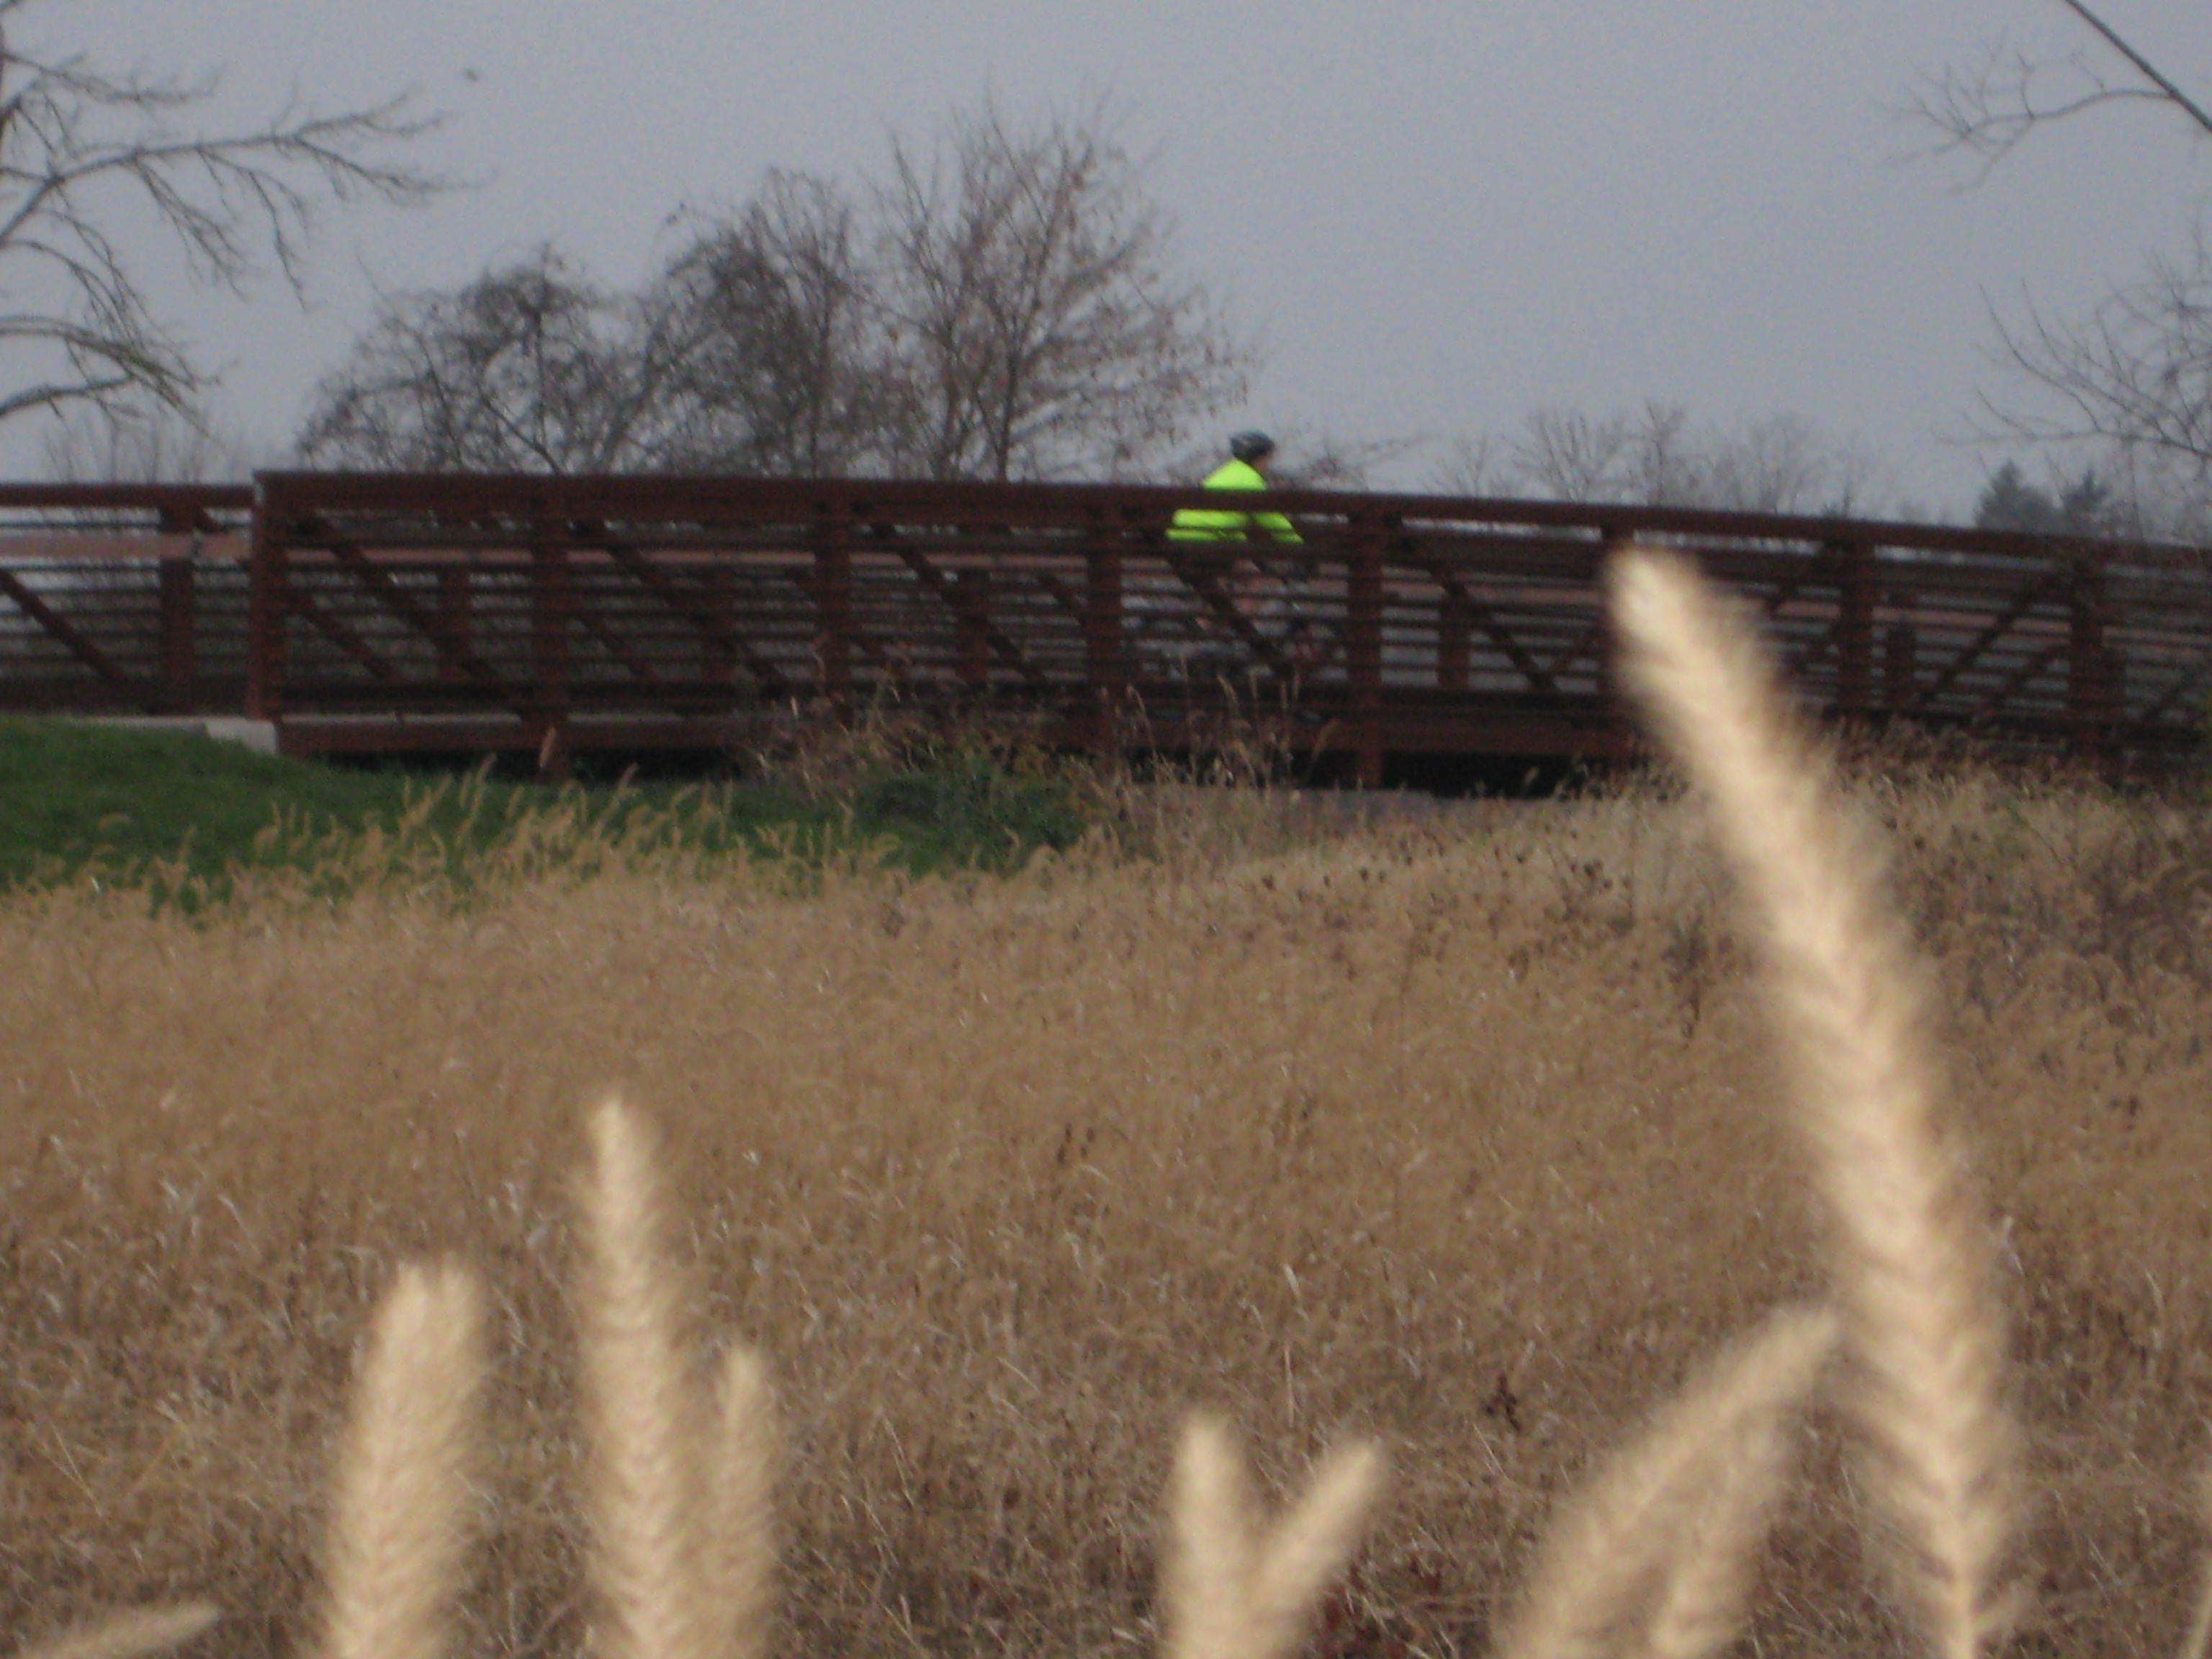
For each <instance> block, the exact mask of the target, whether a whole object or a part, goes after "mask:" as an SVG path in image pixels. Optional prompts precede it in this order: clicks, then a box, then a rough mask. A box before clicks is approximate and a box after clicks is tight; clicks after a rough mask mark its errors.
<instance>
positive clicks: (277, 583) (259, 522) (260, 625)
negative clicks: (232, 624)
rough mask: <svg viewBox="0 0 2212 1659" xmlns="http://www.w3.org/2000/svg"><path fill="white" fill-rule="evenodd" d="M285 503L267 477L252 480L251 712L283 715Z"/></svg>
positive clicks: (259, 716) (251, 716) (260, 716)
mask: <svg viewBox="0 0 2212 1659" xmlns="http://www.w3.org/2000/svg"><path fill="white" fill-rule="evenodd" d="M285 530H286V526H285V524H284V506H283V501H281V500H280V499H279V498H278V496H277V495H276V491H275V490H274V489H271V488H270V485H269V483H268V482H267V481H266V480H264V479H260V478H257V479H255V480H254V484H253V534H252V544H251V547H250V550H249V551H248V553H247V556H246V718H247V719H248V720H268V721H270V722H271V723H272V724H273V723H274V722H276V721H278V720H283V717H284V615H285V611H286V609H287V608H288V604H289V600H288V597H287V594H286V591H285V590H286V587H287V586H288V577H289V573H288V572H287V570H286V568H285Z"/></svg>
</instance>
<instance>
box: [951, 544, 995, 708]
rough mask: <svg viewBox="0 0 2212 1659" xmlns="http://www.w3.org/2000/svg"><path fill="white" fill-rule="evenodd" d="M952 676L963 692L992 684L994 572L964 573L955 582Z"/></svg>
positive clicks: (953, 596)
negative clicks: (992, 598)
mask: <svg viewBox="0 0 2212 1659" xmlns="http://www.w3.org/2000/svg"><path fill="white" fill-rule="evenodd" d="M952 608H953V647H952V656H953V674H954V677H955V678H957V679H958V680H959V682H960V689H961V690H963V691H973V692H981V691H987V690H989V689H990V685H991V573H990V572H989V571H987V570H980V569H979V570H962V571H957V572H956V573H955V574H954V575H953V579H952Z"/></svg>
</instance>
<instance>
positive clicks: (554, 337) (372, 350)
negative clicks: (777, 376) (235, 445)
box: [300, 246, 669, 472]
mask: <svg viewBox="0 0 2212 1659" xmlns="http://www.w3.org/2000/svg"><path fill="white" fill-rule="evenodd" d="M668 362H669V354H668V353H667V352H666V351H665V350H663V349H659V346H658V345H657V344H656V343H655V340H654V337H653V329H652V326H651V323H650V320H649V319H647V317H646V316H645V314H644V313H643V312H642V310H641V307H639V306H638V305H637V303H636V302H635V301H629V300H626V299H623V298H622V297H621V296H618V295H611V294H608V293H605V292H604V291H602V290H601V289H599V288H597V287H596V286H594V285H593V284H592V283H590V282H589V281H588V279H586V277H584V276H581V275H580V273H578V272H577V271H576V270H574V269H572V268H571V267H570V266H569V264H568V262H567V261H566V260H564V259H563V258H562V257H561V255H560V254H559V253H558V252H556V251H555V250H554V249H553V248H551V247H550V246H547V247H542V248H540V249H538V252H535V253H534V254H532V256H531V257H530V258H528V259H526V260H525V261H523V262H521V263H520V264H515V265H512V266H509V267H507V268H506V269H504V270H492V271H488V272H486V273H485V274H484V275H483V276H481V277H479V278H477V280H476V281H475V282H473V283H470V284H469V285H468V286H467V287H466V288H465V289H461V290H460V291H459V293H455V294H427V295H406V296H403V297H401V298H398V299H394V300H389V301H386V302H385V304H384V305H383V307H381V308H380V313H379V316H378V319H377V321H376V323H375V324H374V326H372V327H371V328H370V329H369V331H368V332H367V333H366V334H364V335H363V336H362V338H361V339H360V340H359V341H358V342H357V343H356V345H355V347H354V351H353V355H352V356H351V358H350V359H349V361H348V362H347V363H346V364H345V365H344V367H343V368H340V369H339V370H338V371H337V373H336V374H333V375H331V377H330V379H329V380H325V382H324V384H323V386H322V387H321V388H320V389H319V392H318V401H317V407H316V409H315V411H314V413H313V415H312V416H310V417H309V420H308V422H307V428H306V430H305V432H304V433H303V434H302V435H301V440H300V452H301V456H302V458H303V459H307V460H308V461H310V462H313V463H315V464H318V465H332V464H338V465H350V466H362V467H373V468H385V469H390V470H393V471H425V472H429V471H494V472H513V471H520V472H603V471H613V470H616V469H618V468H622V467H627V466H635V465H641V464H645V463H647V462H648V461H649V460H650V459H651V456H650V452H649V448H648V447H647V445H646V443H645V442H644V441H643V436H642V435H643V434H644V432H645V430H646V428H647V425H648V423H649V422H650V420H651V418H652V416H653V410H654V407H655V404H656V398H657V396H658V393H659V390H660V380H659V377H660V376H661V375H663V374H665V370H666V368H667V365H668Z"/></svg>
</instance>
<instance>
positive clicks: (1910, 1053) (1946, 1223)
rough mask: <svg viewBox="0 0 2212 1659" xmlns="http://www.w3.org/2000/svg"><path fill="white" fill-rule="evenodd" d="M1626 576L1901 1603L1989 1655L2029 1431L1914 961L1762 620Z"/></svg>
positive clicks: (1618, 567) (1633, 649)
mask: <svg viewBox="0 0 2212 1659" xmlns="http://www.w3.org/2000/svg"><path fill="white" fill-rule="evenodd" d="M1609 580H1610V586H1611V592H1612V599H1613V613H1614V616H1615V618H1616V621H1617V623H1618V624H1619V626H1620V630H1621V634H1622V636H1623V638H1624V641H1625V642H1626V647H1627V654H1626V669H1627V677H1628V681H1629V684H1631V685H1632V687H1633V688H1634V689H1635V690H1637V692H1638V695H1639V696H1640V698H1641V700H1642V701H1643V702H1644V707H1645V708H1646V709H1647V710H1648V711H1649V712H1650V716H1651V719H1652V720H1653V722H1654V723H1655V724H1656V726H1657V727H1658V728H1659V730H1660V731H1661V732H1662V734H1663V735H1664V736H1665V738H1667V740H1668V744H1669V746H1670V747H1671V748H1672V750H1674V753H1675V755H1676V756H1677V757H1679V758H1680V760H1681V762H1682V763H1683V764H1684V766H1685V767H1686V769H1687V770H1688V771H1689V772H1690V774H1691V775H1692V777H1693V778H1694V779H1695V780H1696V781H1697V782H1698V783H1699V785H1700V786H1701V787H1702V788H1703V789H1704V790H1705V793H1706V794H1707V795H1708V796H1709V797H1710V798H1711V802H1712V805H1713V815H1712V816H1713V819H1714V822H1715V825H1716V828H1717V832H1718V834H1719V836H1720V838H1721V841H1722V842H1723V846H1724V848H1725V849H1726V851H1727V853H1728V854H1729V862H1730V864H1731V865H1732V866H1734V868H1735V870H1736V872H1738V875H1739V878H1740V879H1741V882H1742V884H1743V886H1744V888H1745V889H1746V890H1747V896H1748V898H1749V901H1750V907H1751V909H1752V911H1753V915H1754V918H1755V920H1756V921H1757V924H1758V928H1759V933H1761V935H1762V936H1763V940H1764V946H1765V957H1766V960H1767V963H1768V964H1769V967H1770V969H1771V975H1770V989H1771V994H1772V996H1773V1000H1774V1001H1775V1004H1776V1006H1777V1008H1778V1015H1779V1024H1780V1025H1781V1028H1782V1030H1783V1032H1784V1036H1785V1038H1786V1041H1787V1043H1788V1047H1789V1048H1790V1055H1791V1059H1792V1061H1793V1065H1794V1069H1795V1072H1796V1087H1797V1091H1798V1093H1799V1095H1800V1096H1801V1097H1802V1106H1803V1109H1802V1111H1801V1113H1800V1114H1799V1119H1800V1121H1801V1122H1802V1124H1803V1125H1804V1126H1805V1128H1806V1130H1807V1133H1808V1138H1809V1139H1810V1141H1811V1144H1812V1147H1813V1150H1814V1173H1815V1178H1816V1180H1817V1181H1818V1182H1819V1184H1820V1188H1821V1191H1822V1193H1823V1195H1824V1197H1825V1199H1826V1207H1827V1209H1828V1211H1829V1212H1830V1217H1831V1222H1832V1225H1831V1228H1830V1233H1831V1249H1832V1254H1833V1257H1834V1268H1835V1277H1836V1281H1837V1294H1838V1298H1839V1300H1840V1303H1841V1305H1842V1309H1843V1311H1844V1343H1845V1350H1846V1352H1847V1354H1848V1355H1849V1357H1850V1361H1851V1364H1852V1367H1853V1370H1854V1373H1855V1381H1856V1383H1857V1387H1856V1389H1855V1398H1854V1401H1853V1404H1854V1408H1855V1411H1856V1413H1857V1418H1858V1419H1859V1421H1860V1423H1861V1425H1863V1430H1864V1431H1865V1433H1866V1436H1867V1438H1868V1441H1869V1449H1870V1450H1871V1452H1872V1454H1873V1455H1872V1457H1871V1458H1870V1460H1869V1462H1870V1466H1871V1467H1870V1473H1871V1474H1872V1475H1873V1476H1874V1482H1873V1484H1874V1485H1875V1490H1876V1491H1877V1492H1878V1493H1879V1494H1880V1496H1881V1499H1882V1501H1883V1504H1884V1506H1885V1508H1886V1510H1887V1512H1888V1515H1889V1516H1890V1519H1891V1520H1892V1522H1893V1524H1894V1526H1895V1528H1896V1530H1897V1533H1898V1534H1899V1543H1900V1544H1901V1545H1902V1546H1903V1547H1902V1548H1901V1550H1900V1551H1899V1574H1898V1580H1899V1588H1900V1590H1901V1591H1902V1592H1903V1594H1905V1596H1906V1597H1907V1598H1908V1599H1909V1600H1910V1601H1912V1602H1913V1603H1914V1604H1915V1605H1916V1607H1917V1611H1918V1612H1919V1613H1920V1614H1921V1615H1922V1617H1923V1620H1925V1623H1926V1627H1927V1632H1928V1634H1929V1638H1930V1639H1931V1641H1932V1643H1933V1644H1934V1647H1935V1649H1936V1652H1937V1653H1938V1654H1940V1655H1942V1659H1972V1656H1973V1655H1974V1654H1975V1653H1977V1652H1978V1650H1980V1649H1981V1648H1982V1647H1983V1645H1984V1644H1985V1643H1988V1642H1990V1641H1991V1640H1993V1639H1995V1638H1996V1636H1997V1635H1998V1634H2000V1633H2001V1632H2002V1630H2003V1628H2004V1627H2005V1626H2006V1625H2007V1624H2008V1621H2009V1615H2010V1613H2012V1611H2013V1604H2014V1603H2015V1601H2017V1599H2018V1598H2017V1594H2016V1588H2017V1587H2016V1586H2015V1585H2014V1584H2011V1583H2006V1582H2004V1577H2003V1575H2004V1572H2005V1568H2006V1561H2005V1557H2006V1554H2007V1552H2008V1547H2009V1546H2010V1543H2011V1541H2012V1537H2013V1534H2014V1532H2015V1527H2016V1524H2017V1512H2018V1500H2017V1495H2016V1494H2017V1489H2018V1474H2017V1471H2016V1468H2015V1465H2016V1461H2017V1451H2016V1443H2017V1434H2016V1431H2015V1428H2014V1425H2013V1422H2012V1419H2011V1416H2010V1414H2009V1411H2008V1406H2007V1403H2006V1401H2005V1399H2004V1381H2003V1373H2004V1352H2003V1347H2004V1345H2003V1339H2002V1331H2001V1329H2000V1320H1999V1318H1998V1315H1997V1312H1996V1304H1995V1299H1994V1297H1993V1295H1992V1293H1991V1289H1990V1273H1991V1255H1992V1247H1991V1241H1990V1237H1989V1234H1988V1232H1987V1231H1986V1229H1985V1228H1984V1225H1982V1221H1981V1218H1980V1213H1979V1211H1978V1207H1977V1206H1976V1205H1975V1204H1974V1203H1973V1201H1972V1195H1971V1194H1970V1193H1969V1191H1968V1190H1967V1187H1966V1181H1965V1178H1964V1175H1963V1172H1962V1170H1961V1168H1960V1160H1959V1157H1958V1153H1957V1152H1956V1151H1955V1150H1954V1147H1953V1146H1951V1145H1950V1143H1949V1142H1948V1139H1947V1138H1946V1136H1945V1133H1944V1132H1943V1130H1942V1127H1941V1126H1940V1125H1939V1124H1938V1122H1937V1121H1936V1098H1935V1096H1936V1085H1935V1082H1934V1066H1933V1063H1932V1061H1931V1060H1930V1058H1929V1047H1930V1045H1929V1039H1928V1036H1927V1034H1926V1032H1925V1031H1924V1030H1923V1010H1924V1009H1925V1007H1926V1006H1928V1005H1929V991H1928V988H1927V986H1926V984H1925V981H1924V979H1923V974H1922V971H1921V969H1920V968H1919V966H1918V962H1917V956H1916V954H1915V952H1914V951H1913V950H1912V948H1911V942H1910V940H1909V939H1907V937H1906V935H1905V931H1904V928H1903V927H1902V925H1901V924H1900V923H1899V921H1897V920H1896V918H1895V917H1894V915H1893V913H1892V911H1891V909H1890V908H1889V907H1888V906H1887V903H1886V902H1884V899H1883V896H1882V894H1881V859H1880V857H1879V855H1878V854H1877V852H1876V850H1875V847H1874V845H1873V844H1872V843H1871V842H1870V840H1869V837H1868V836H1867V835H1866V833H1865V832H1864V831H1863V829H1860V828H1858V827H1857V824H1856V823H1854V821H1853V820H1852V819H1851V818H1850V816H1849V815H1848V814H1847V813H1846V811H1844V807H1843V805H1842V803H1841V801H1840V799H1838V796H1837V794H1836V792H1835V789H1834V787H1833V786H1832V783H1831V782H1830V781H1829V775H1828V770H1827V769H1826V766H1825V764H1824V763H1822V762H1821V760H1820V758H1819V757H1818V754H1817V751H1816V750H1815V748H1814V744H1813V743H1812V741H1811V739H1810V738H1809V737H1808V734H1807V733H1806V732H1805V731H1804V730H1803V728H1802V724H1801V723H1800V722H1799V721H1798V720H1796V718H1795V717H1794V716H1793V715H1792V714H1790V712H1789V710H1788V706H1787V703H1786V702H1785V699H1784V693H1783V691H1782V690H1781V688H1780V686H1779V685H1778V683H1777V679H1776V676H1775V673H1774V671H1773V668H1772V666H1771V664H1770V662H1769V661H1768V659H1767V658H1766V655H1765V652H1764V650H1763V649H1762V648H1761V647H1760V645H1759V641H1758V639H1757V636H1756V635H1755V634H1754V632H1753V629H1752V628H1751V626H1750V625H1749V624H1748V623H1747V622H1745V621H1742V620H1740V619H1739V617H1737V616H1736V614H1735V611H1733V609H1732V608H1731V607H1730V606H1729V605H1728V604H1727V603H1726V602H1725V601H1723V600H1722V599H1719V598H1718V597H1717V595H1716V594H1715V593H1714V592H1712V591H1711V589H1709V588H1708V587H1707V586H1705V583H1704V582H1703V581H1702V580H1700V579H1699V577H1698V576H1697V575H1696V574H1695V573H1694V572H1693V571H1692V568H1690V566H1689V565H1688V564H1687V563H1686V562H1683V561H1681V560H1680V559H1677V558H1674V557H1672V556H1667V555H1662V554H1658V553H1654V552H1650V551H1648V550H1639V549H1630V550H1627V551H1626V552H1624V553H1623V554H1621V555H1620V556H1617V557H1616V558H1615V559H1614V561H1613V565H1612V568H1611V570H1610V572H1609Z"/></svg>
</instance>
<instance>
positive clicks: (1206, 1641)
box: [1162, 1416, 1383, 1659]
mask: <svg viewBox="0 0 2212 1659" xmlns="http://www.w3.org/2000/svg"><path fill="white" fill-rule="evenodd" d="M1382 1479H1383V1454H1382V1451H1381V1449H1379V1448H1378V1447H1376V1446H1375V1445H1374V1444H1373V1443H1369V1442H1362V1443H1357V1444H1353V1445H1350V1446H1346V1447H1340V1448H1339V1449H1336V1450H1334V1451H1333V1452H1331V1453H1330V1454H1329V1455H1328V1457H1327V1458H1326V1459H1325V1460H1324V1461H1323V1462H1322V1466H1321V1467H1320V1468H1318V1469H1316V1471H1315V1472H1314V1474H1313V1478H1312V1479H1311V1480H1309V1481H1308V1482H1307V1483H1306V1489H1305V1491H1304V1493H1303V1494H1302V1495H1301V1496H1300V1497H1299V1498H1298V1500H1297V1503H1296V1504H1294V1505H1292V1507H1291V1510H1290V1512H1289V1513H1288V1514H1286V1515H1285V1516H1283V1517H1282V1518H1281V1519H1280V1520H1279V1521H1278V1522H1276V1523H1275V1524H1274V1526H1273V1527H1272V1528H1264V1529H1263V1528H1262V1526H1261V1521H1260V1518H1259V1511H1258V1507H1257V1505H1256V1504H1255V1502H1254V1501H1253V1498H1252V1491H1251V1483H1250V1481H1249V1478H1248V1477H1247V1475H1246V1474H1245V1468H1244V1460H1243V1457H1242V1456H1241V1455H1239V1454H1238V1452H1237V1449H1236V1447H1235V1446H1234V1445H1232V1444H1231V1442H1230V1437H1229V1432H1228V1431H1227V1430H1226V1429H1225V1428H1224V1427H1223V1426H1222V1425H1221V1424H1219V1423H1218V1422H1217V1421H1215V1420H1214V1419H1212V1418H1209V1417H1204V1416H1200V1417H1194V1418H1193V1419H1191V1421H1190V1422H1189V1424H1188V1425H1187V1426H1186V1427H1185V1428H1184V1430H1183V1437H1182V1447H1181V1449H1180V1450H1179V1452H1178V1453H1177V1455H1176V1468H1175V1496H1174V1500H1173V1503H1172V1505H1171V1508H1170V1547H1169V1551H1168V1558H1167V1561H1166V1564H1165V1572H1164V1578H1165V1583H1164V1591H1165V1595H1164V1601H1165V1603H1166V1623H1167V1636H1166V1639H1165V1640H1164V1643H1163V1644H1162V1653H1163V1655H1164V1659H1288V1656H1290V1655H1291V1654H1294V1653H1295V1652H1296V1651H1297V1646H1298V1643H1299V1641H1300V1639H1301V1638H1303V1636H1304V1632H1305V1628H1306V1625H1307V1623H1308V1621H1309V1620H1310V1619H1311V1618H1312V1615H1313V1611H1314V1605H1315V1603H1316V1601H1318V1600H1319V1599H1320V1597H1321V1595H1322V1591H1323V1590H1325V1589H1328V1583H1329V1581H1330V1580H1331V1579H1333V1578H1334V1577H1336V1575H1337V1574H1339V1573H1340V1572H1341V1571H1344V1569H1345V1566H1346V1564H1348V1563H1349V1562H1350V1560H1351V1559H1352V1551H1353V1549H1354V1548H1355V1547H1357V1546H1358V1541H1359V1534H1360V1532H1361V1530H1362V1529H1363V1528H1364V1526H1365V1525H1366V1521H1367V1516H1368V1512H1369V1510H1370V1509H1371V1508H1372V1507H1373V1505H1374V1501H1375V1498H1376V1493H1377V1492H1378V1491H1379V1490H1380V1488H1381V1486H1382Z"/></svg>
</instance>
